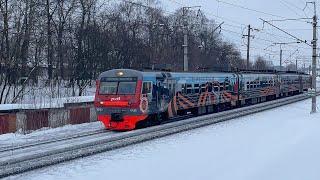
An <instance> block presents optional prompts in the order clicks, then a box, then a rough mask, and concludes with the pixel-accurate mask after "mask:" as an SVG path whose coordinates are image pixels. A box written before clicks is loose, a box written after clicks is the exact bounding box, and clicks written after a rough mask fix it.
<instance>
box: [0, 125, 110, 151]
mask: <svg viewBox="0 0 320 180" xmlns="http://www.w3.org/2000/svg"><path fill="white" fill-rule="evenodd" d="M102 129H104V126H103V125H102V123H101V122H100V121H98V122H91V123H83V124H77V125H66V126H63V127H58V128H42V129H39V130H36V131H33V132H32V133H30V134H25V135H24V134H20V133H9V134H3V135H0V148H2V147H9V146H13V145H18V144H20V145H22V144H25V143H35V142H39V141H47V140H52V139H59V138H63V137H70V136H74V135H76V134H81V133H86V132H93V131H98V130H102Z"/></svg>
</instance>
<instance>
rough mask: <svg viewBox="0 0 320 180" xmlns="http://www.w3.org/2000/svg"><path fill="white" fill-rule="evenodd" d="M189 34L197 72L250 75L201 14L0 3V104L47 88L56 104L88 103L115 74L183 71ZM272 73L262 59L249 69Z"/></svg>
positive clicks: (87, 1) (141, 7)
mask: <svg viewBox="0 0 320 180" xmlns="http://www.w3.org/2000/svg"><path fill="white" fill-rule="evenodd" d="M184 26H186V27H187V28H186V29H187V33H188V36H189V54H188V56H189V70H190V71H195V72H199V71H209V70H215V71H227V70H234V69H244V68H245V61H244V60H243V59H242V58H241V54H240V51H239V50H238V48H237V47H236V46H235V45H234V44H232V43H230V42H228V41H226V40H223V39H222V36H221V35H220V34H219V27H218V25H217V23H216V22H215V20H214V19H209V18H208V17H206V16H205V15H204V13H202V12H201V10H199V11H198V10H190V11H187V12H183V9H178V10H176V11H175V13H167V12H166V11H165V10H164V9H163V8H162V6H161V3H160V2H159V1H157V0H140V1H139V2H134V3H133V2H130V1H126V0H119V1H99V0H0V104H1V103H17V102H19V101H21V99H23V97H24V96H26V95H27V94H30V93H31V94H34V95H35V96H37V95H38V96H39V93H35V92H38V91H39V89H40V88H43V89H46V93H48V97H49V98H55V97H61V96H81V95H84V94H85V93H84V92H85V91H86V89H87V88H88V87H94V80H95V79H96V78H97V76H98V75H99V73H101V72H103V71H106V70H109V69H114V68H131V69H138V70H141V69H148V68H149V69H150V68H151V67H157V66H158V67H162V66H163V65H166V66H167V65H169V66H170V69H171V70H172V71H182V70H183V35H184V33H183V30H184ZM267 66H268V65H267V63H266V61H265V60H264V59H263V58H262V57H259V58H258V59H257V60H256V61H255V63H254V64H252V65H250V67H251V68H253V69H266V68H267ZM31 87H32V88H31ZM61 89H64V90H63V91H62V90H61ZM65 89H69V90H68V93H66V90H65ZM32 90H33V91H32ZM31 91H32V92H31Z"/></svg>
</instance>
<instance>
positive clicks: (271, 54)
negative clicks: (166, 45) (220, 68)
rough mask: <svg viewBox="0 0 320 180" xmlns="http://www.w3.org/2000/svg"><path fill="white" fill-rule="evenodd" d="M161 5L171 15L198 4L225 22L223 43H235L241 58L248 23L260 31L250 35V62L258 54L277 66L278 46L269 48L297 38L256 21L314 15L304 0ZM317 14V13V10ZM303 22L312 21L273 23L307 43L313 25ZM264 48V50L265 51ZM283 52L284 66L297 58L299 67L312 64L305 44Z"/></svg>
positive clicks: (192, 0)
mask: <svg viewBox="0 0 320 180" xmlns="http://www.w3.org/2000/svg"><path fill="white" fill-rule="evenodd" d="M160 2H161V3H162V6H163V7H164V9H166V10H167V11H170V12H173V11H174V10H176V9H177V8H180V7H182V6H198V5H200V6H201V10H202V11H204V12H205V14H206V15H207V17H209V18H210V19H214V20H215V21H216V22H217V23H221V22H224V24H223V25H222V28H223V29H222V32H221V34H222V36H223V37H224V39H225V40H227V41H229V42H232V43H234V44H236V45H237V47H238V48H239V49H240V50H241V53H242V56H243V57H244V58H245V57H246V39H243V38H242V34H247V25H248V24H251V26H252V27H253V28H255V29H257V30H259V31H253V32H252V35H254V36H255V38H254V39H252V41H251V45H252V46H251V50H250V51H251V57H250V58H251V60H253V59H255V57H256V56H257V55H261V56H264V57H265V58H266V59H267V60H270V61H273V63H274V65H279V54H280V53H279V49H280V47H279V45H276V46H271V45H272V44H273V43H287V42H296V39H294V38H292V37H290V36H288V35H286V34H285V33H283V32H281V31H279V30H277V29H275V28H273V27H272V26H270V25H267V24H265V25H264V26H263V23H262V21H261V20H260V19H259V18H263V19H265V20H279V19H285V18H290V19H292V18H311V17H312V16H313V5H312V4H309V5H308V6H307V7H306V8H305V5H306V1H304V0H221V1H218V0H160ZM317 3H319V2H317ZM319 6H320V4H317V9H318V7H319ZM304 8H305V9H304ZM248 9H249V10H248ZM303 9H304V10H303ZM195 10H196V9H195ZM318 12H319V13H320V11H318ZM306 21H310V22H311V21H312V20H299V21H282V22H272V23H273V24H274V25H276V26H278V27H280V28H282V29H284V30H286V31H288V32H289V33H291V34H292V35H294V36H296V37H298V38H300V39H302V40H307V41H308V43H310V41H311V39H312V24H311V23H308V22H306ZM318 44H319V43H318ZM267 47H268V48H267ZM265 48H267V49H266V50H265ZM282 49H283V50H284V51H283V61H284V62H286V63H290V62H294V63H295V59H296V58H297V59H298V65H299V66H300V67H301V66H303V64H304V63H305V64H306V66H308V65H309V64H310V63H311V53H312V49H311V47H309V46H307V45H305V44H290V45H284V46H283V48H282ZM284 65H285V64H284Z"/></svg>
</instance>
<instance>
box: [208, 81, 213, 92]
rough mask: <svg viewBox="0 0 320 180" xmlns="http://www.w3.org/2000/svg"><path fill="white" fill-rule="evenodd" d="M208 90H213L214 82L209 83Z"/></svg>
mask: <svg viewBox="0 0 320 180" xmlns="http://www.w3.org/2000/svg"><path fill="white" fill-rule="evenodd" d="M208 92H212V83H209V84H208Z"/></svg>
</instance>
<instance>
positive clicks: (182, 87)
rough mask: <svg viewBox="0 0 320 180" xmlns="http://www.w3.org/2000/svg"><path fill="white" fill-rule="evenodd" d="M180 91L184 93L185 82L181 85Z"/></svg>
mask: <svg viewBox="0 0 320 180" xmlns="http://www.w3.org/2000/svg"><path fill="white" fill-rule="evenodd" d="M181 92H182V93H186V85H185V84H182V85H181Z"/></svg>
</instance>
